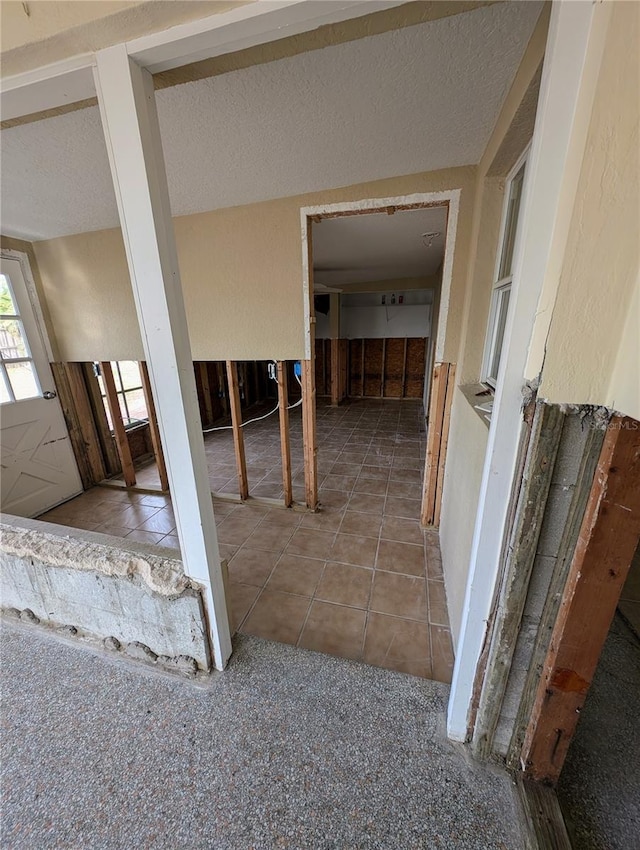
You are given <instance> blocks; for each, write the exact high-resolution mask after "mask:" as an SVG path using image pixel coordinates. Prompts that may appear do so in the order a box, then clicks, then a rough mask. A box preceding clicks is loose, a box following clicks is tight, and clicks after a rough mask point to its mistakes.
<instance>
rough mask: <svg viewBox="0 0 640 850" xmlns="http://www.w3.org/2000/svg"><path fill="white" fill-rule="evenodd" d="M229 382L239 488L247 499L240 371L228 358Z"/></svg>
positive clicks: (241, 495)
mask: <svg viewBox="0 0 640 850" xmlns="http://www.w3.org/2000/svg"><path fill="white" fill-rule="evenodd" d="M227 382H228V384H229V404H230V408H231V426H232V429H233V446H234V449H235V453H236V469H237V471H238V488H239V490H240V498H241V499H242V501H245V499H248V498H249V481H248V479H247V461H246V458H245V454H244V434H243V433H242V410H241V408H240V390H239V387H238V371H237V369H236V364H235V362H234V361H233V360H227Z"/></svg>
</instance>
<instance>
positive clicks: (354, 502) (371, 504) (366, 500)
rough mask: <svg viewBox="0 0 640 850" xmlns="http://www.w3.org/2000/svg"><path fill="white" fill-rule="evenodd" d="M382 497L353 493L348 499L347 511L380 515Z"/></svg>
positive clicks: (382, 504)
mask: <svg viewBox="0 0 640 850" xmlns="http://www.w3.org/2000/svg"><path fill="white" fill-rule="evenodd" d="M384 500H385V497H384V496H370V495H368V494H367V493H354V494H353V495H352V496H351V498H350V499H349V503H348V505H347V509H348V510H350V511H362V512H363V513H368V514H382V512H383V511H384Z"/></svg>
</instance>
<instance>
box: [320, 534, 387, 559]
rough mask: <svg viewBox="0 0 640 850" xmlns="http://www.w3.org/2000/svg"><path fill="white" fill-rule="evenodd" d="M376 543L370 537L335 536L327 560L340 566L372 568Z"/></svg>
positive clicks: (353, 535)
mask: <svg viewBox="0 0 640 850" xmlns="http://www.w3.org/2000/svg"><path fill="white" fill-rule="evenodd" d="M377 548H378V541H377V540H376V539H375V538H372V537H362V536H361V535H355V534H342V533H340V534H337V535H336V539H335V543H334V544H333V546H332V547H331V552H330V553H328V554H327V556H326V557H327V559H328V560H331V561H337V562H338V563H341V564H354V565H355V566H359V567H373V565H374V564H375V560H376V550H377Z"/></svg>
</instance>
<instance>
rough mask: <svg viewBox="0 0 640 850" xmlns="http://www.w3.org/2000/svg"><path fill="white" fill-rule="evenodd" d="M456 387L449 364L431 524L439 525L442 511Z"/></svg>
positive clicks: (454, 370) (453, 374)
mask: <svg viewBox="0 0 640 850" xmlns="http://www.w3.org/2000/svg"><path fill="white" fill-rule="evenodd" d="M455 386H456V364H455V363H450V364H449V372H448V374H447V392H446V395H445V399H444V416H443V421H442V434H441V437H440V452H439V457H438V477H437V481H436V503H435V507H434V512H433V524H434V525H438V526H439V525H440V511H441V509H442V491H443V489H444V469H445V463H446V460H447V446H448V444H449V426H450V424H451V405H452V404H453V392H454V390H455Z"/></svg>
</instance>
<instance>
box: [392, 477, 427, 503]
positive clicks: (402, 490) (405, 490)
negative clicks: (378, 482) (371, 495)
mask: <svg viewBox="0 0 640 850" xmlns="http://www.w3.org/2000/svg"><path fill="white" fill-rule="evenodd" d="M387 495H388V496H394V497H396V496H397V497H399V498H403V499H418V498H420V484H419V483H418V482H417V481H389V484H388V490H387Z"/></svg>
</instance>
